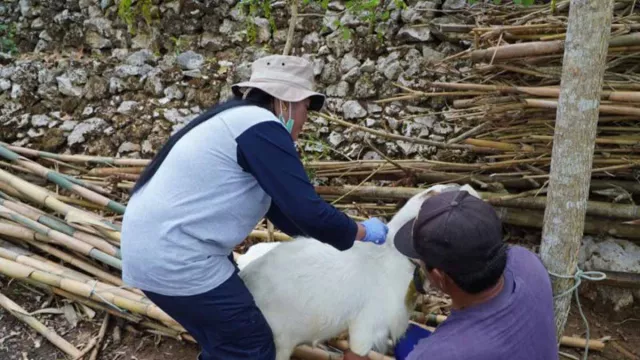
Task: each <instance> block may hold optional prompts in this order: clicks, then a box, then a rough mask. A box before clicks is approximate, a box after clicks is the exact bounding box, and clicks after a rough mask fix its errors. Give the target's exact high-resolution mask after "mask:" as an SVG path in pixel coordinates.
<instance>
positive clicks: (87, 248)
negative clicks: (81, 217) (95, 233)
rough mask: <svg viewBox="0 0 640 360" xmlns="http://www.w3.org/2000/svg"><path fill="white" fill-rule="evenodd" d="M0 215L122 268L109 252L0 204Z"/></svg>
mask: <svg viewBox="0 0 640 360" xmlns="http://www.w3.org/2000/svg"><path fill="white" fill-rule="evenodd" d="M0 217H3V218H5V219H8V220H12V221H15V222H17V223H19V224H21V225H24V226H26V227H28V228H29V229H31V230H33V231H36V232H38V233H39V234H41V235H44V236H45V237H46V238H47V239H49V240H50V241H48V242H54V243H56V244H59V245H62V246H64V247H66V248H68V249H71V250H74V251H77V252H79V253H81V254H83V255H86V256H90V257H92V258H94V259H96V260H98V261H100V262H103V263H105V264H107V265H110V266H112V267H114V268H116V269H119V270H122V261H121V260H120V259H118V258H116V257H114V256H112V255H111V254H107V253H105V252H104V251H102V250H100V249H97V248H96V247H94V246H93V245H90V244H87V243H85V242H83V241H81V240H79V239H76V238H74V237H71V236H69V235H66V234H64V233H61V232H59V231H56V230H53V229H50V228H48V227H46V226H44V225H42V224H40V223H37V222H35V221H33V220H31V219H29V218H27V217H25V216H22V215H20V214H18V213H16V212H15V211H13V210H11V209H9V208H6V207H4V206H2V205H0Z"/></svg>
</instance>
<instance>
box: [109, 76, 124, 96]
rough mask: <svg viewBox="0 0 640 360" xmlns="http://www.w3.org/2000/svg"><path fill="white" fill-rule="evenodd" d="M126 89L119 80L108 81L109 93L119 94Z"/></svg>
mask: <svg viewBox="0 0 640 360" xmlns="http://www.w3.org/2000/svg"><path fill="white" fill-rule="evenodd" d="M126 88H127V85H126V84H125V83H124V81H122V80H121V79H119V78H117V77H112V78H110V79H109V93H111V94H119V93H121V92H123V91H124V90H125V89H126Z"/></svg>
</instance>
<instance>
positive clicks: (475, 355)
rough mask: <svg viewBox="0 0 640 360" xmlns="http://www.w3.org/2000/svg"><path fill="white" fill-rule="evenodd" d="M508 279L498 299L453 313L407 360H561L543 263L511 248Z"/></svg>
mask: <svg viewBox="0 0 640 360" xmlns="http://www.w3.org/2000/svg"><path fill="white" fill-rule="evenodd" d="M504 275H505V285H504V288H503V290H502V292H500V294H498V296H496V297H495V298H493V299H491V300H490V301H488V302H486V303H483V304H480V305H476V306H472V307H470V308H467V309H463V310H460V311H455V310H454V311H452V313H451V315H450V316H449V317H448V318H447V320H446V321H444V322H443V323H442V324H440V326H439V327H438V328H437V329H436V331H435V332H434V333H433V334H431V335H430V336H429V337H428V338H426V339H423V340H421V341H420V342H419V343H418V345H416V347H415V348H414V350H413V351H412V352H411V354H410V355H409V356H408V357H407V360H423V359H424V360H426V359H428V360H468V359H473V360H502V359H505V360H506V359H509V360H511V359H518V360H534V359H536V360H538V359H540V360H556V359H558V346H557V343H556V335H555V322H554V316H553V295H552V290H551V282H550V280H549V275H548V274H547V271H546V269H545V268H544V266H543V265H542V262H541V261H540V260H539V259H538V257H537V256H536V255H535V254H533V253H532V252H530V251H529V250H527V249H525V248H523V247H519V246H513V247H511V248H510V249H509V252H508V255H507V266H506V269H505V272H504Z"/></svg>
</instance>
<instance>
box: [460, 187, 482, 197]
mask: <svg viewBox="0 0 640 360" xmlns="http://www.w3.org/2000/svg"><path fill="white" fill-rule="evenodd" d="M462 190H465V191H466V192H468V193H469V194H471V195H472V196H475V197H477V198H478V199H481V197H480V194H478V192H477V191H476V190H475V189H474V188H472V187H471V186H470V185H469V184H466V185H464V186H462V187H461V188H460V191H462Z"/></svg>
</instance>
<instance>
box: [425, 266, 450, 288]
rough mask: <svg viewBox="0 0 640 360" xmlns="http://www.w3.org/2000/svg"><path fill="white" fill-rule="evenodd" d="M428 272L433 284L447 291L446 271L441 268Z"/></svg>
mask: <svg viewBox="0 0 640 360" xmlns="http://www.w3.org/2000/svg"><path fill="white" fill-rule="evenodd" d="M427 274H428V276H427V278H428V279H429V282H430V283H431V284H430V285H431V286H433V287H436V288H438V289H439V290H440V291H442V292H444V293H446V292H447V282H446V281H447V279H446V276H447V275H446V274H445V273H444V272H442V271H441V270H440V269H431V271H427Z"/></svg>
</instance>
